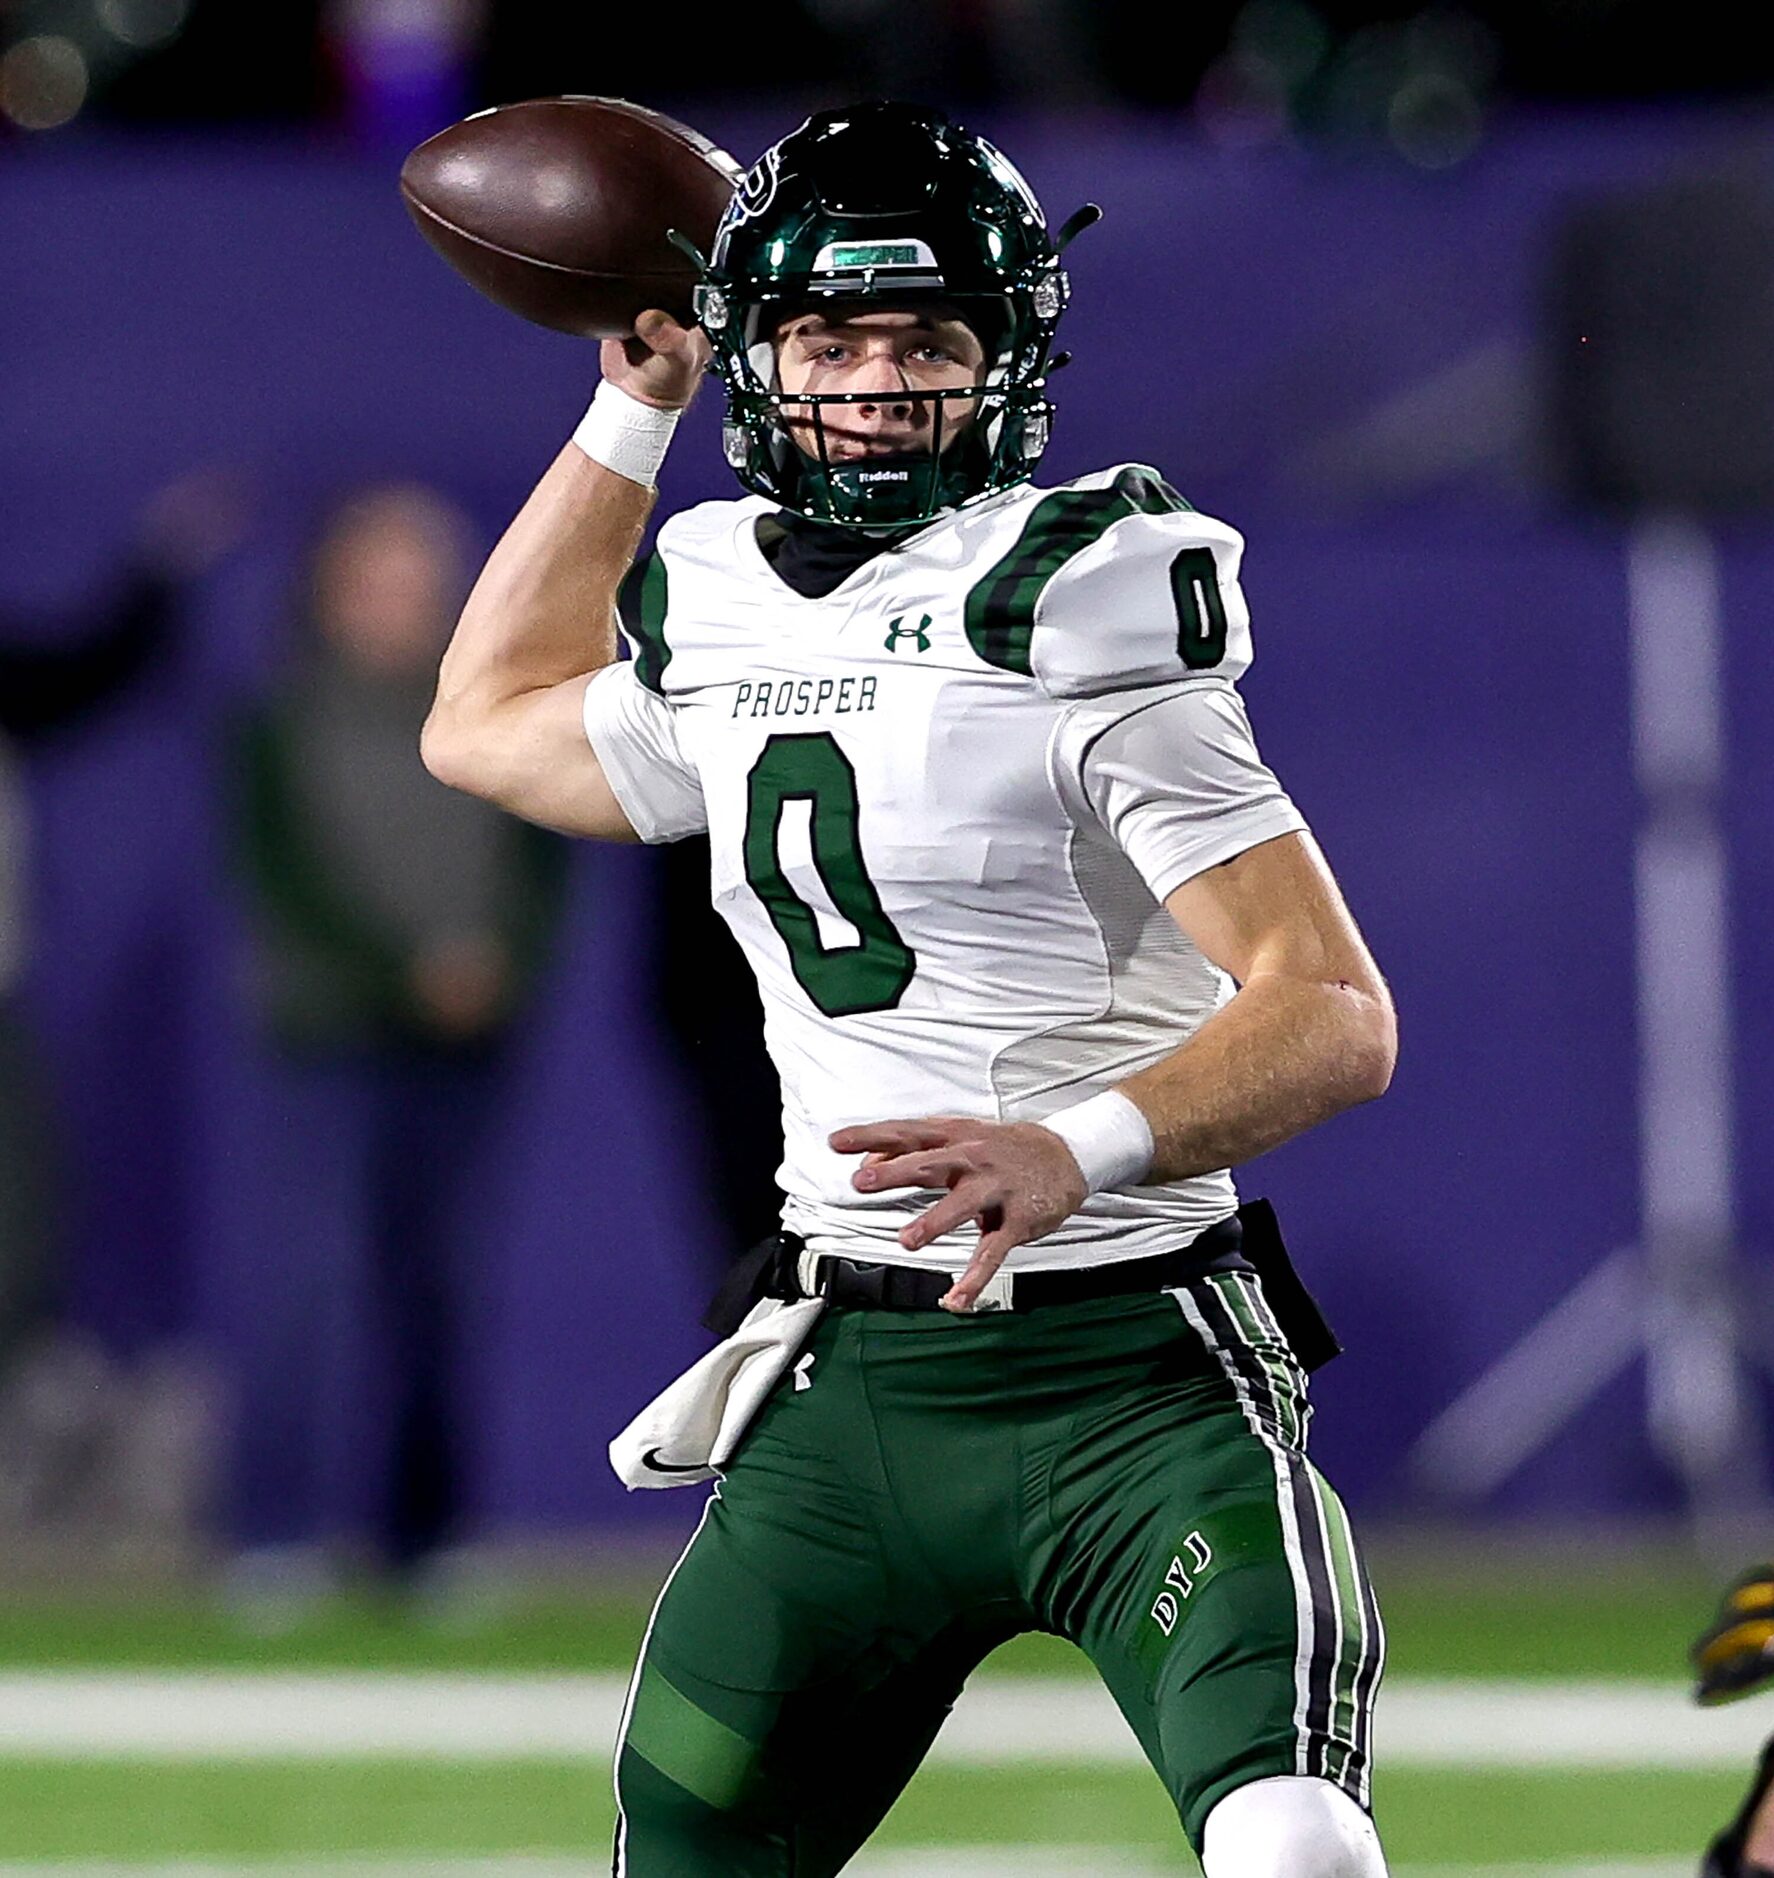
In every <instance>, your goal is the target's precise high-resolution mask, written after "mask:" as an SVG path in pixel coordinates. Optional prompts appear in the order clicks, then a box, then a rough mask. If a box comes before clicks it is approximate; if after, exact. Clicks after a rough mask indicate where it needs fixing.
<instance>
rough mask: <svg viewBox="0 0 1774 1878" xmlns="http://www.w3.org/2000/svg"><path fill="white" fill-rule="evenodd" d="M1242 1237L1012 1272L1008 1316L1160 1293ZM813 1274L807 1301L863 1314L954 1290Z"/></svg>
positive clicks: (860, 1268) (883, 1278)
mask: <svg viewBox="0 0 1774 1878" xmlns="http://www.w3.org/2000/svg"><path fill="white" fill-rule="evenodd" d="M1243 1236H1244V1235H1243V1232H1242V1230H1241V1228H1240V1226H1239V1223H1238V1221H1237V1219H1236V1218H1233V1219H1223V1220H1221V1221H1220V1222H1219V1224H1218V1225H1216V1226H1209V1227H1208V1229H1207V1230H1206V1231H1205V1232H1204V1233H1201V1234H1199V1235H1198V1236H1197V1237H1196V1238H1194V1239H1191V1240H1190V1241H1189V1243H1188V1244H1187V1245H1185V1246H1178V1247H1176V1248H1175V1249H1174V1250H1173V1251H1170V1252H1158V1253H1155V1254H1154V1255H1153V1256H1152V1257H1151V1258H1143V1259H1116V1260H1115V1261H1114V1262H1113V1263H1111V1264H1108V1265H1080V1266H1073V1267H1071V1268H1070V1269H1067V1270H1063V1271H1047V1272H1013V1273H1012V1274H1011V1279H1010V1308H1011V1309H1012V1310H1013V1311H1039V1310H1042V1309H1044V1308H1045V1307H1046V1306H1048V1305H1053V1304H1083V1303H1085V1302H1086V1301H1087V1300H1089V1299H1091V1298H1114V1297H1120V1296H1122V1295H1124V1294H1127V1293H1131V1292H1136V1291H1164V1290H1167V1289H1169V1288H1170V1287H1172V1286H1174V1285H1181V1284H1186V1283H1187V1282H1188V1281H1189V1280H1190V1279H1191V1278H1198V1277H1200V1276H1201V1274H1202V1272H1203V1271H1204V1270H1206V1269H1209V1268H1211V1267H1212V1266H1214V1265H1217V1264H1219V1263H1221V1262H1222V1261H1224V1260H1228V1259H1231V1258H1233V1257H1234V1256H1235V1255H1236V1254H1237V1252H1238V1249H1239V1245H1240V1242H1241V1241H1242V1239H1243ZM816 1273H817V1282H816V1284H815V1287H814V1291H813V1295H814V1296H815V1297H821V1298H824V1299H825V1300H826V1301H827V1302H828V1303H830V1304H837V1305H842V1306H845V1307H847V1308H849V1309H852V1310H865V1311H867V1310H874V1311H933V1310H935V1309H936V1308H937V1306H938V1305H939V1304H940V1303H941V1301H942V1300H943V1299H944V1298H945V1297H947V1295H948V1294H949V1292H950V1291H952V1290H953V1289H954V1284H955V1277H956V1274H955V1273H953V1272H932V1271H924V1270H921V1269H919V1268H918V1267H916V1266H912V1265H878V1264H874V1263H872V1262H870V1261H868V1260H865V1259H849V1258H837V1257H834V1256H832V1255H831V1254H829V1253H828V1254H827V1255H825V1256H824V1257H822V1258H821V1259H820V1261H819V1263H818V1266H817V1267H816Z"/></svg>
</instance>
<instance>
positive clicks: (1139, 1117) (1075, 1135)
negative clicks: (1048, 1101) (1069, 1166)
mask: <svg viewBox="0 0 1774 1878" xmlns="http://www.w3.org/2000/svg"><path fill="white" fill-rule="evenodd" d="M1041 1126H1042V1127H1043V1128H1051V1129H1052V1130H1053V1132H1054V1133H1055V1134H1056V1135H1058V1136H1059V1138H1060V1140H1062V1141H1063V1142H1064V1143H1065V1144H1066V1146H1067V1147H1068V1148H1070V1149H1071V1150H1072V1153H1073V1156H1074V1157H1075V1158H1076V1160H1077V1162H1078V1165H1079V1166H1080V1167H1081V1168H1082V1169H1083V1170H1084V1180H1085V1184H1086V1185H1087V1186H1088V1188H1089V1189H1090V1191H1091V1192H1092V1193H1101V1192H1102V1190H1103V1189H1104V1188H1105V1187H1132V1186H1136V1185H1137V1184H1138V1182H1139V1180H1140V1177H1141V1176H1142V1175H1143V1174H1144V1173H1145V1172H1146V1170H1147V1169H1148V1168H1149V1167H1150V1166H1151V1165H1152V1155H1153V1152H1154V1144H1153V1141H1152V1124H1151V1123H1150V1122H1148V1121H1147V1120H1146V1118H1145V1116H1144V1115H1143V1114H1142V1113H1141V1112H1140V1109H1139V1107H1138V1105H1137V1104H1136V1103H1133V1102H1130V1101H1129V1100H1128V1099H1127V1097H1126V1096H1124V1095H1123V1094H1122V1093H1121V1092H1120V1090H1118V1089H1105V1090H1104V1091H1103V1093H1102V1094H1101V1095H1094V1096H1091V1097H1090V1098H1089V1099H1088V1100H1086V1101H1083V1102H1074V1103H1073V1104H1072V1106H1071V1107H1070V1108H1069V1109H1060V1110H1059V1111H1058V1112H1057V1113H1055V1114H1053V1115H1049V1116H1048V1117H1047V1119H1046V1120H1045V1121H1044V1122H1043V1123H1042V1124H1041Z"/></svg>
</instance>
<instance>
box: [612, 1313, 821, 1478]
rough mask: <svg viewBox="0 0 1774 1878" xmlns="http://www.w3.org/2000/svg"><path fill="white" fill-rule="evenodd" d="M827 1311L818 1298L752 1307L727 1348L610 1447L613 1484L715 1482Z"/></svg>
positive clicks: (720, 1347) (666, 1393)
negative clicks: (765, 1401) (821, 1313)
mask: <svg viewBox="0 0 1774 1878" xmlns="http://www.w3.org/2000/svg"><path fill="white" fill-rule="evenodd" d="M824 1309H825V1300H824V1299H823V1298H800V1299H797V1300H796V1301H795V1302H793V1303H789V1302H787V1301H785V1300H784V1299H781V1298H765V1299H763V1300H762V1301H761V1302H759V1303H757V1304H754V1305H753V1306H752V1307H751V1309H750V1310H749V1311H748V1312H747V1313H746V1316H745V1321H744V1322H743V1323H742V1324H741V1325H740V1326H739V1328H738V1329H737V1330H736V1331H734V1333H733V1334H732V1336H730V1337H729V1338H728V1339H727V1341H726V1342H725V1343H717V1344H716V1345H715V1347H714V1348H713V1349H712V1350H710V1351H709V1353H708V1354H707V1355H706V1356H705V1357H703V1358H702V1359H701V1361H700V1362H697V1363H693V1364H692V1365H691V1366H690V1368H688V1369H687V1370H685V1371H684V1373H683V1374H682V1375H681V1376H680V1377H679V1378H678V1379H677V1381H676V1382H674V1383H672V1384H671V1385H670V1386H669V1387H668V1388H666V1389H665V1390H663V1391H662V1392H661V1393H660V1394H659V1395H656V1396H655V1397H654V1398H653V1400H652V1401H651V1402H649V1403H648V1404H647V1406H646V1407H645V1408H644V1409H642V1410H641V1412H640V1413H639V1414H638V1415H637V1416H636V1417H635V1418H634V1420H633V1421H631V1422H630V1423H629V1424H628V1426H627V1427H626V1428H624V1429H623V1431H622V1432H621V1434H619V1435H618V1436H617V1437H616V1439H615V1440H614V1441H612V1442H611V1443H610V1465H611V1466H612V1467H613V1468H615V1470H616V1476H617V1478H618V1479H619V1480H620V1481H621V1482H622V1483H623V1485H624V1486H626V1487H690V1486H694V1485H695V1484H696V1482H697V1481H699V1480H713V1479H714V1477H715V1473H716V1470H717V1469H719V1468H722V1467H724V1466H726V1464H727V1462H728V1461H729V1460H730V1459H731V1458H732V1456H733V1450H734V1449H735V1448H736V1447H738V1446H739V1437H740V1436H741V1435H743V1434H744V1433H745V1431H746V1429H747V1428H748V1427H749V1426H750V1425H751V1419H752V1417H753V1416H754V1415H755V1414H757V1412H758V1410H759V1409H760V1408H761V1407H762V1406H763V1403H764V1398H765V1397H766V1396H767V1395H768V1394H769V1393H770V1391H771V1390H772V1389H773V1388H774V1387H775V1386H776V1383H777V1380H778V1379H779V1378H780V1377H781V1375H782V1373H783V1371H784V1370H786V1369H787V1368H788V1366H789V1365H790V1364H791V1363H792V1362H793V1361H794V1360H795V1358H796V1357H797V1356H798V1355H799V1354H800V1353H801V1346H802V1345H803V1344H804V1343H805V1342H806V1341H807V1339H808V1337H809V1336H811V1335H812V1332H813V1326H814V1324H815V1323H817V1322H818V1320H819V1314H820V1312H821V1311H823V1310H824Z"/></svg>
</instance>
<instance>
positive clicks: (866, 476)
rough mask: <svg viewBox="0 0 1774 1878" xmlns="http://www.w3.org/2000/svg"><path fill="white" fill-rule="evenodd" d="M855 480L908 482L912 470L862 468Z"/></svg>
mask: <svg viewBox="0 0 1774 1878" xmlns="http://www.w3.org/2000/svg"><path fill="white" fill-rule="evenodd" d="M856 480H857V481H858V482H859V483H909V482H910V481H911V480H912V472H911V471H910V470H906V469H885V470H864V471H862V473H861V474H860V475H859V476H858V477H857V479H856Z"/></svg>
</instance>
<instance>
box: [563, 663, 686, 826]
mask: <svg viewBox="0 0 1774 1878" xmlns="http://www.w3.org/2000/svg"><path fill="white" fill-rule="evenodd" d="M585 734H586V736H587V738H588V739H589V740H590V742H591V747H592V749H593V751H595V752H596V755H597V760H598V762H599V763H600V764H601V765H602V767H603V772H604V775H605V777H606V779H607V780H608V782H609V784H610V789H611V791H612V793H613V794H614V795H615V797H616V800H617V801H618V802H619V803H620V804H621V805H622V812H623V814H624V815H626V816H627V817H628V820H629V824H630V826H632V827H633V829H634V831H635V833H636V834H637V835H639V836H640V838H641V839H642V840H643V841H682V840H683V839H684V837H685V836H686V835H699V834H701V833H702V832H703V831H704V830H705V829H706V828H707V827H708V815H707V811H706V810H705V808H704V806H703V800H702V780H701V778H700V777H699V776H698V775H697V773H696V770H695V767H694V766H693V765H692V764H691V762H690V760H689V759H688V757H686V756H685V754H684V752H683V748H682V746H681V745H680V744H679V742H678V732H677V722H676V718H675V715H674V712H673V707H672V706H671V705H670V704H668V703H667V702H666V700H665V699H664V698H662V697H661V696H660V695H659V694H658V692H656V691H652V690H649V689H648V687H647V686H646V684H645V683H644V682H643V681H642V679H641V677H640V674H639V673H638V671H637V669H636V664H635V662H634V661H633V660H624V661H622V662H620V663H618V664H615V665H606V666H605V667H604V668H603V670H602V671H598V672H594V673H593V674H592V675H591V678H590V680H589V681H588V682H587V684H586V687H585Z"/></svg>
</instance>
